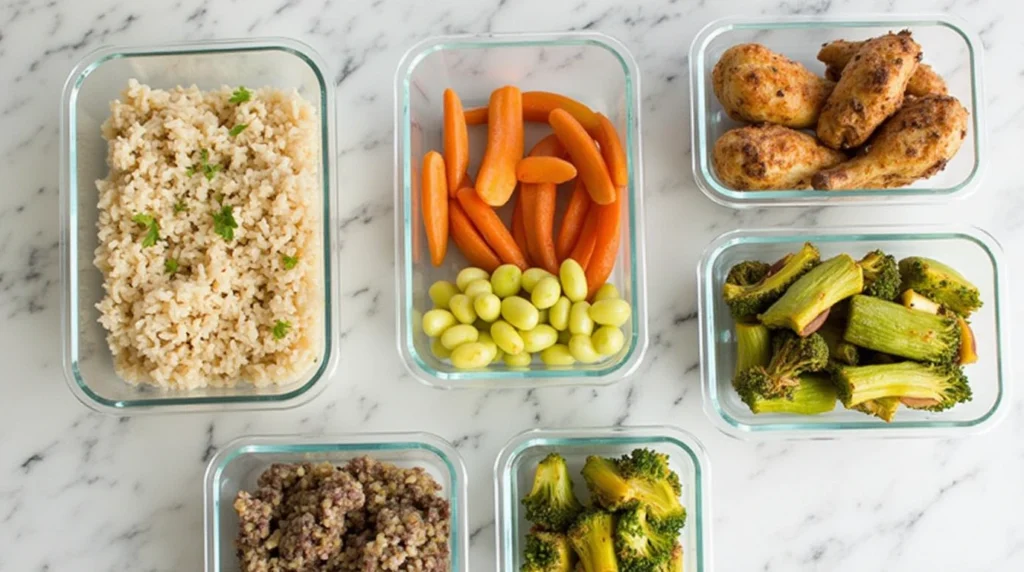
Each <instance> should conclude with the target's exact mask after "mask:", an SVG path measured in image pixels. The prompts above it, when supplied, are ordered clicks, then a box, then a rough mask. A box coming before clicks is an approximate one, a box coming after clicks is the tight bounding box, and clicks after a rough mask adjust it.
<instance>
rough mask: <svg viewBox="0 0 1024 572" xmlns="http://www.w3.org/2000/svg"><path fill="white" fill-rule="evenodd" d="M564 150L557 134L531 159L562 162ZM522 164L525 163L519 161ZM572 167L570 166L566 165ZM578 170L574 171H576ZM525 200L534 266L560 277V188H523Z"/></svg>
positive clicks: (535, 148)
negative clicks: (557, 225) (557, 209)
mask: <svg viewBox="0 0 1024 572" xmlns="http://www.w3.org/2000/svg"><path fill="white" fill-rule="evenodd" d="M564 155H565V147H563V146H562V143H561V142H560V141H559V140H558V137H556V136H555V135H554V134H551V135H548V136H547V137H544V138H543V139H541V140H540V141H538V142H537V144H536V145H534V146H533V149H530V157H529V158H530V159H536V160H543V159H554V160H556V161H557V160H560V159H556V158H560V157H562V156H564ZM520 163H522V161H520ZM565 164H566V165H569V166H572V164H571V163H568V162H565ZM573 170H575V167H573ZM522 192H523V195H524V197H526V196H528V195H529V196H530V200H528V201H526V202H525V203H524V205H523V207H524V208H523V212H524V215H525V217H524V219H525V221H526V243H527V245H529V250H530V256H531V257H532V258H533V261H534V263H535V264H537V265H539V266H541V267H542V268H544V269H545V270H547V271H548V272H551V273H552V274H557V273H558V255H557V254H556V253H555V234H554V227H555V206H556V203H557V202H558V186H557V185H556V184H555V182H554V181H552V182H543V183H538V184H536V185H531V184H523V191H522Z"/></svg>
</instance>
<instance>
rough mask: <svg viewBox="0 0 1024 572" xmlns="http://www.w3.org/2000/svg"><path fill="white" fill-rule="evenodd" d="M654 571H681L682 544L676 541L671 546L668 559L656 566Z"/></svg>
mask: <svg viewBox="0 0 1024 572" xmlns="http://www.w3.org/2000/svg"><path fill="white" fill-rule="evenodd" d="M655 572H683V546H682V545H681V544H679V543H676V545H675V546H673V547H672V553H671V554H670V555H669V557H668V561H666V562H665V563H663V564H662V565H661V566H660V567H658V568H656V569H655Z"/></svg>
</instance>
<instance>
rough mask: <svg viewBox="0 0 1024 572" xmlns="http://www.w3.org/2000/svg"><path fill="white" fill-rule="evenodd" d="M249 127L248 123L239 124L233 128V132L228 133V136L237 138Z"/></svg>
mask: <svg viewBox="0 0 1024 572" xmlns="http://www.w3.org/2000/svg"><path fill="white" fill-rule="evenodd" d="M248 126H249V124H248V123H239V124H238V125H235V126H234V127H232V128H231V131H228V135H230V136H232V137H235V136H237V135H238V134H239V133H241V132H243V131H245V128H246V127H248Z"/></svg>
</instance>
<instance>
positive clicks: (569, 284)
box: [558, 258, 587, 302]
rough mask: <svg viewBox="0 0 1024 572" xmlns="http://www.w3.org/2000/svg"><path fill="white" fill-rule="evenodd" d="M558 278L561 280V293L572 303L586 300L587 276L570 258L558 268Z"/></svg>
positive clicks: (578, 264)
mask: <svg viewBox="0 0 1024 572" xmlns="http://www.w3.org/2000/svg"><path fill="white" fill-rule="evenodd" d="M558 277H559V278H560V279H561V280H562V291H563V292H565V297H566V298H568V299H569V300H570V301H572V302H580V301H583V300H586V299H587V275H586V273H585V272H583V267H582V266H580V263H579V262H576V261H575V260H573V259H572V258H566V259H565V260H564V261H563V262H562V266H561V267H559V268H558Z"/></svg>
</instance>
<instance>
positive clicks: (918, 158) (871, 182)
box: [813, 95, 967, 190]
mask: <svg viewBox="0 0 1024 572" xmlns="http://www.w3.org/2000/svg"><path fill="white" fill-rule="evenodd" d="M966 136H967V110H966V109H964V106H963V105H961V103H960V102H959V101H958V100H957V99H956V98H955V97H952V96H949V95H929V96H926V97H921V98H910V99H908V100H907V104H906V105H904V106H903V108H902V109H900V110H899V112H897V113H896V115H894V116H893V117H892V119H890V120H889V121H887V122H886V123H885V124H884V125H882V128H881V129H879V130H878V133H877V134H876V135H875V137H874V138H873V139H872V140H871V143H870V144H869V145H868V146H867V147H866V148H865V150H864V152H863V153H862V154H860V155H858V156H857V157H855V158H853V159H851V160H849V161H847V162H845V163H842V164H841V165H837V166H835V167H832V168H831V169H825V170H823V171H821V172H820V173H818V174H816V175H814V178H813V183H814V188H815V189H825V190H837V189H888V188H892V187H902V186H906V185H909V184H911V183H913V182H914V181H916V180H918V179H926V178H928V177H931V176H932V175H934V174H935V173H938V172H939V171H941V170H942V169H944V168H945V167H946V162H948V161H949V160H950V159H952V158H953V155H956V152H957V151H959V150H960V145H961V143H963V140H964V138H965V137H966Z"/></svg>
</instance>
